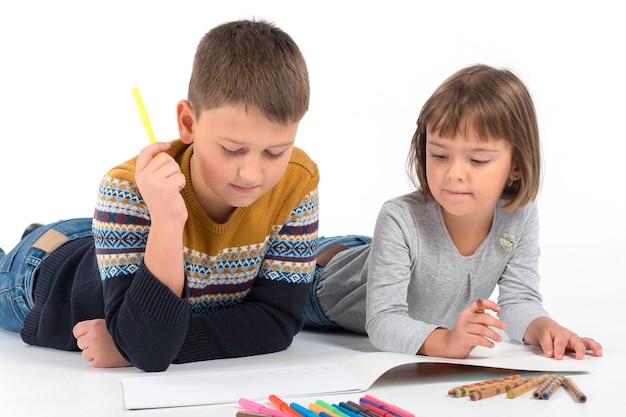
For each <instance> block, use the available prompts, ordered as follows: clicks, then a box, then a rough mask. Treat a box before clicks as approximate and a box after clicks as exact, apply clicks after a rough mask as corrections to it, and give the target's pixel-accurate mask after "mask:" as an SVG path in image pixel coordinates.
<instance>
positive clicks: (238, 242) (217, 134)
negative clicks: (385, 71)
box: [0, 21, 319, 371]
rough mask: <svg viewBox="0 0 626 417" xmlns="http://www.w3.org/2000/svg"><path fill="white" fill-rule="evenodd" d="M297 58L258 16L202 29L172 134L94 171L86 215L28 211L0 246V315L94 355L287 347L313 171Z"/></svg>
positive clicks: (111, 360)
mask: <svg viewBox="0 0 626 417" xmlns="http://www.w3.org/2000/svg"><path fill="white" fill-rule="evenodd" d="M308 102H309V80H308V72H307V68H306V64H305V61H304V58H303V57H302V55H301V53H300V51H299V48H298V47H297V45H296V44H295V43H294V41H293V40H292V39H291V37H290V36H289V35H287V34H286V33H284V32H283V31H282V30H280V29H279V28H277V27H275V26H274V25H272V24H271V23H268V22H263V21H236V22H230V23H225V24H223V25H220V26H218V27H216V28H214V29H213V30H211V31H210V32H209V33H207V34H206V35H205V36H204V38H203V39H202V40H201V42H200V44H199V46H198V49H197V51H196V56H195V59H194V65H193V71H192V74H191V80H190V83H189V93H188V100H182V101H181V102H179V103H178V105H177V120H178V128H179V133H180V139H179V140H175V141H172V142H169V143H153V144H150V145H148V146H146V147H145V148H144V149H142V150H141V152H140V153H139V155H138V156H136V157H135V158H133V159H131V160H129V161H127V162H124V163H123V164H121V165H119V166H117V167H115V168H113V169H112V170H111V171H109V172H108V173H107V175H105V176H104V178H103V179H102V182H101V183H100V187H99V194H98V201H97V205H96V209H95V213H94V217H93V219H74V220H68V221H61V222H57V223H55V224H51V225H47V226H42V227H40V228H38V229H36V230H34V231H33V232H31V233H30V234H28V235H27V236H26V237H25V238H24V239H23V240H22V242H20V244H19V245H18V246H17V247H16V248H15V249H14V250H13V251H11V252H9V253H8V254H7V255H2V254H0V325H2V326H3V327H5V328H7V329H10V330H14V331H21V335H22V338H23V340H24V341H25V342H26V343H29V344H33V345H39V346H48V347H52V348H57V349H65V350H77V349H81V350H82V351H83V353H82V355H83V358H84V359H85V360H88V361H90V362H91V363H92V365H93V366H94V367H113V366H128V365H134V366H136V367H138V368H140V369H143V370H146V371H161V370H165V369H166V368H167V367H168V366H169V364H170V363H173V362H176V363H183V362H192V361H199V360H208V359H216V358H226V357H237V356H246V355H254V354H261V353H268V352H273V351H278V350H282V349H285V348H287V347H288V346H289V345H290V344H291V341H292V338H293V336H294V335H295V334H296V333H297V332H298V331H299V330H300V329H301V327H302V310H303V307H304V305H305V300H306V298H307V294H308V292H309V288H310V283H311V280H312V275H313V272H314V267H315V254H314V250H315V246H316V243H317V225H318V196H317V184H318V181H319V174H318V171H317V166H316V165H315V163H314V162H313V161H311V160H310V159H309V157H308V156H307V155H306V154H305V153H304V152H303V151H302V150H300V149H298V148H295V147H294V139H295V136H296V131H297V128H298V124H299V121H300V120H301V118H302V117H303V116H304V114H305V113H306V111H307V109H308Z"/></svg>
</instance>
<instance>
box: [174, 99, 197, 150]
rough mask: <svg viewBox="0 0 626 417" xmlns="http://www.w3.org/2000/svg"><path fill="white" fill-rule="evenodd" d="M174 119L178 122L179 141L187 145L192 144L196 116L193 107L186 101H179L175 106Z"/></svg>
mask: <svg viewBox="0 0 626 417" xmlns="http://www.w3.org/2000/svg"><path fill="white" fill-rule="evenodd" d="M176 119H177V120H178V134H179V135H180V140H181V141H182V142H183V143H185V144H187V145H189V144H191V143H193V129H194V127H195V123H196V116H195V113H194V110H193V107H192V105H191V103H190V102H188V101H187V100H181V101H179V102H178V104H177V105H176Z"/></svg>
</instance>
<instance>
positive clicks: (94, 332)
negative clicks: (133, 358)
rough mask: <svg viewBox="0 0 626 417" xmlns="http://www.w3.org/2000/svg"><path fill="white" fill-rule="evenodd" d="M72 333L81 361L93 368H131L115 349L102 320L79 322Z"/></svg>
mask: <svg viewBox="0 0 626 417" xmlns="http://www.w3.org/2000/svg"><path fill="white" fill-rule="evenodd" d="M72 332H73V334H74V337H75V338H76V341H77V344H78V347H79V349H80V350H82V351H83V354H82V355H83V359H84V360H86V361H87V362H89V363H91V366H93V367H94V368H116V367H121V366H131V364H130V363H129V362H128V361H127V360H126V359H124V357H123V356H122V355H121V354H120V352H119V351H118V350H117V348H116V347H115V344H114V343H113V338H112V337H111V335H110V334H109V332H108V331H107V328H106V324H105V322H104V319H94V320H85V321H81V322H79V323H77V324H76V325H75V326H74V329H73V331H72Z"/></svg>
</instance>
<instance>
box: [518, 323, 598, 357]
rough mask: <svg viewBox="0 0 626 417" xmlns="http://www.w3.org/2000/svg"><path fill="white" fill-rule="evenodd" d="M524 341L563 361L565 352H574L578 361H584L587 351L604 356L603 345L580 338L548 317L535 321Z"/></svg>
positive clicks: (529, 327)
mask: <svg viewBox="0 0 626 417" xmlns="http://www.w3.org/2000/svg"><path fill="white" fill-rule="evenodd" d="M524 341H525V342H526V343H528V344H531V345H535V346H540V347H541V349H543V352H544V353H545V354H546V356H547V357H549V358H554V359H557V360H561V359H563V357H564V356H565V352H567V351H572V352H574V353H575V355H576V359H583V358H584V357H585V353H586V352H587V351H589V350H590V351H591V352H592V353H593V355H594V356H602V345H600V343H598V342H596V341H595V340H594V339H591V338H589V337H580V336H578V335H577V334H576V333H574V332H572V331H571V330H568V329H566V328H565V327H563V326H561V325H560V324H558V323H557V322H556V321H554V320H552V319H551V318H548V317H539V318H537V319H535V320H533V321H532V322H531V323H530V324H529V325H528V328H527V329H526V333H525V334H524Z"/></svg>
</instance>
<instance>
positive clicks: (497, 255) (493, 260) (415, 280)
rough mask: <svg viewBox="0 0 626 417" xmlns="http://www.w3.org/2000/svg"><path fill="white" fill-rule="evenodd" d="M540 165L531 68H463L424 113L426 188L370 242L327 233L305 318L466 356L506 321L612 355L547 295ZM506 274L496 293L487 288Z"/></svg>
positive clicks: (413, 172)
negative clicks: (546, 302)
mask: <svg viewBox="0 0 626 417" xmlns="http://www.w3.org/2000/svg"><path fill="white" fill-rule="evenodd" d="M540 166H541V161H540V144H539V133H538V126H537V120H536V115H535V109H534V105H533V102H532V99H531V97H530V94H529V93H528V91H527V89H526V87H525V86H524V84H523V83H522V82H521V80H520V79H519V78H518V77H517V76H515V75H514V74H512V73H511V72H510V71H507V70H501V69H495V68H491V67H488V66H485V65H475V66H471V67H468V68H464V69H462V70H460V71H458V72H457V73H455V74H454V75H452V76H451V77H450V78H448V79H447V80H446V81H444V83H443V84H442V85H441V86H440V87H439V88H438V89H437V90H436V91H435V92H434V94H433V95H432V96H431V97H430V98H429V99H428V101H427V102H426V103H425V105H424V107H423V108H422V111H421V113H420V115H419V118H418V120H417V130H416V132H415V134H414V136H413V140H412V142H411V150H410V153H409V157H408V169H409V174H410V176H411V179H412V181H413V183H414V184H415V185H416V187H417V189H418V191H417V192H413V193H411V194H407V195H404V196H400V197H397V198H395V199H392V200H391V201H388V202H387V203H385V204H384V205H383V207H382V209H381V210H380V213H379V216H378V219H377V223H376V227H375V231H374V236H373V241H372V243H371V244H370V243H369V239H367V238H364V237H357V236H348V237H340V238H322V239H321V241H320V247H319V258H318V266H317V273H316V277H315V283H314V287H313V291H314V293H313V294H312V296H311V297H309V305H308V306H307V309H306V320H305V321H306V323H307V324H308V325H310V326H316V327H326V328H329V327H330V328H333V327H339V328H344V329H348V330H351V331H356V332H366V333H367V334H368V335H369V338H370V340H371V342H372V344H373V345H374V346H375V347H376V348H378V349H380V350H384V351H394V352H402V353H411V354H415V353H417V354H422V355H430V356H439V357H449V358H465V357H467V356H468V355H469V353H470V352H471V351H472V349H473V348H474V347H476V346H485V347H493V346H494V342H500V341H501V340H502V338H501V336H500V334H499V333H498V332H497V331H496V329H499V330H505V331H506V332H507V333H508V335H509V336H510V337H511V339H513V340H516V341H519V342H524V343H528V344H532V345H538V346H541V348H542V349H543V351H544V353H545V354H546V356H548V357H553V358H555V359H562V358H563V356H564V353H565V352H566V350H571V351H574V352H575V355H576V358H578V359H582V358H583V357H584V355H585V352H586V351H588V350H591V351H592V352H593V354H594V355H596V356H600V355H602V347H601V345H600V344H599V343H598V342H596V341H595V340H593V339H590V338H581V337H579V336H578V335H576V334H575V333H574V332H572V331H570V330H568V329H566V328H565V327H563V326H561V325H559V324H558V323H557V322H555V321H554V320H552V319H551V318H550V317H549V315H548V313H547V312H546V310H545V309H544V308H543V306H542V297H541V294H540V293H539V273H538V261H537V260H538V256H539V245H538V238H539V236H538V233H539V227H538V214H537V206H536V203H535V199H536V197H537V193H538V191H539V185H540ZM496 284H498V286H499V298H498V303H497V304H496V303H495V302H493V301H491V300H489V299H488V297H489V296H490V295H491V294H492V292H493V290H494V289H495V286H496ZM366 294H367V297H366ZM483 308H484V309H487V310H491V311H494V312H496V313H497V315H498V317H499V318H496V317H495V316H493V315H491V314H481V312H482V311H483Z"/></svg>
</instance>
